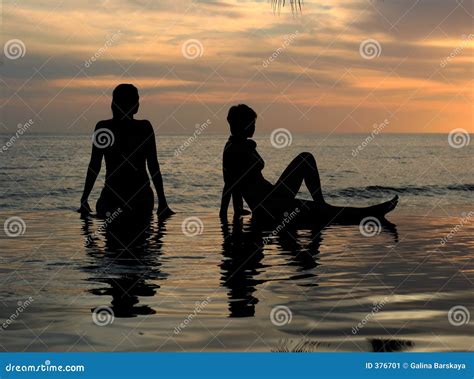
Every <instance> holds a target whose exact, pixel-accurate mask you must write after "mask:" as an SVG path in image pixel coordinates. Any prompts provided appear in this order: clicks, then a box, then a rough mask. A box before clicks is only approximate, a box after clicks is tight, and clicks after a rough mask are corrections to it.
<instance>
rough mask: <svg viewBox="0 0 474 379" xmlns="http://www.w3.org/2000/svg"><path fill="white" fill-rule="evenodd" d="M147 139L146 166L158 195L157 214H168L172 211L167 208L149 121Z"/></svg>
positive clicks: (153, 133)
mask: <svg viewBox="0 0 474 379" xmlns="http://www.w3.org/2000/svg"><path fill="white" fill-rule="evenodd" d="M149 128H150V129H149V132H148V136H147V138H148V140H147V143H146V146H148V151H147V166H148V171H149V172H150V176H151V180H152V181H153V185H154V186H155V190H156V194H157V196H158V215H160V216H169V215H172V214H174V212H173V211H172V210H171V209H170V208H169V206H168V202H167V201H166V196H165V191H164V188H163V178H162V176H161V170H160V164H159V162H158V154H157V151H156V141H155V132H154V131H153V126H151V124H150V123H149Z"/></svg>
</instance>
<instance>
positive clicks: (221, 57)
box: [0, 0, 474, 134]
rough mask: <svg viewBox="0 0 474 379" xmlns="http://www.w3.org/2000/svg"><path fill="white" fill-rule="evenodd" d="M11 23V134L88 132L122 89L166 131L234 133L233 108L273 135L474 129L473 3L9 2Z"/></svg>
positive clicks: (7, 126) (7, 104)
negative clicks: (26, 130)
mask: <svg viewBox="0 0 474 379" xmlns="http://www.w3.org/2000/svg"><path fill="white" fill-rule="evenodd" d="M2 12H3V33H2V34H3V40H2V46H3V49H2V51H3V54H4V55H3V56H2V61H3V64H2V66H1V72H2V75H1V81H2V91H1V103H2V117H1V125H0V126H1V127H2V128H0V132H7V133H11V132H12V131H15V130H16V128H17V124H18V123H24V122H26V121H27V120H28V119H32V120H34V126H33V127H32V129H31V131H32V132H37V133H41V132H65V133H89V132H90V131H91V130H92V129H93V127H94V126H95V123H96V122H97V121H98V120H100V119H105V118H109V117H110V96H111V93H112V89H113V88H114V86H116V85H117V84H119V83H122V82H128V83H133V84H135V85H136V86H137V87H138V88H139V90H140V94H141V108H140V111H139V114H138V115H137V118H146V119H149V120H150V121H152V123H153V125H154V127H155V130H156V131H157V133H163V134H189V133H192V131H193V130H194V128H195V124H197V123H203V122H205V121H206V120H208V119H209V120H212V124H211V125H212V126H211V127H210V129H209V131H208V132H209V133H225V132H227V127H226V122H225V117H226V112H227V109H228V108H229V106H230V105H233V104H236V103H247V104H249V105H250V106H252V107H253V108H254V109H255V110H256V111H257V113H258V114H259V123H258V125H259V128H260V131H261V132H262V133H265V132H270V131H271V130H273V129H274V128H277V127H285V128H288V129H289V130H291V131H292V132H295V133H298V132H301V133H310V132H324V133H353V132H357V133H367V132H370V131H371V130H372V128H373V124H374V123H381V122H383V121H384V120H385V119H389V120H390V124H389V127H387V128H386V129H385V130H384V133H385V132H386V133H394V132H449V131H450V130H452V129H453V128H464V129H466V130H468V131H470V132H473V128H472V125H473V109H472V104H473V97H474V96H473V63H474V62H473V61H474V59H473V52H474V36H473V35H472V33H474V31H473V15H474V13H473V2H472V0H464V1H462V0H458V1H455V0H421V1H417V0H384V1H382V0H372V1H370V0H356V1H352V0H351V1H349V0H347V1H341V0H332V1H329V0H326V1H316V0H314V1H312V0H306V1H305V2H304V7H303V11H302V14H300V15H295V16H293V15H292V13H291V10H290V8H289V7H285V8H284V9H282V10H281V14H280V15H278V14H274V13H273V12H272V8H271V5H270V3H269V2H268V1H264V0H262V1H176V0H162V1H150V0H103V1H92V0H86V1H80V2H72V1H62V0H21V1H18V0H16V1H15V0H11V1H4V2H3V9H2ZM11 40H20V41H21V43H23V44H24V49H23V46H21V43H20V45H17V46H19V47H20V53H18V52H17V51H14V49H13V48H14V47H17V46H13V47H12V46H11V45H12V44H14V42H15V41H13V42H11ZM189 40H191V41H189ZM367 40H372V41H370V42H369V46H368V47H367V51H365V50H363V49H362V50H361V47H364V46H366V45H367V43H364V41H367ZM17 43H18V41H17ZM370 44H372V46H370ZM10 47H11V48H12V50H11V51H9V52H8V54H7V51H6V50H7V48H10ZM370 47H374V49H375V51H374V50H370ZM187 48H188V49H187ZM22 49H23V51H21V50H22ZM23 54H24V55H23ZM8 55H9V56H8ZM12 55H13V56H12ZM92 57H94V59H92ZM12 58H13V59H12Z"/></svg>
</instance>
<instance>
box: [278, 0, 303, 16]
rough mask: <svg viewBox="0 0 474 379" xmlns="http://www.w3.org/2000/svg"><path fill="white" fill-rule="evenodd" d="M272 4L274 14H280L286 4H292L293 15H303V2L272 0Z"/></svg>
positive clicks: (300, 0)
mask: <svg viewBox="0 0 474 379" xmlns="http://www.w3.org/2000/svg"><path fill="white" fill-rule="evenodd" d="M270 2H271V3H272V8H273V12H275V13H278V14H279V13H280V10H281V8H283V7H284V6H285V5H286V4H290V7H291V12H292V13H301V9H302V6H303V0H270Z"/></svg>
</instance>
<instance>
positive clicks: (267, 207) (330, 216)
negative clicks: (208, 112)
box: [220, 104, 398, 224]
mask: <svg viewBox="0 0 474 379" xmlns="http://www.w3.org/2000/svg"><path fill="white" fill-rule="evenodd" d="M256 119H257V114H256V113H255V111H254V110H253V109H251V108H250V107H248V106H247V105H244V104H240V105H237V106H233V107H231V108H230V110H229V114H228V116H227V121H228V122H229V125H230V132H231V136H230V138H229V140H228V141H227V143H226V145H225V148H224V155H223V171H224V183H225V184H224V190H223V194H222V202H221V210H220V216H221V218H222V219H226V218H227V208H228V206H229V203H230V199H231V197H232V198H233V204H234V211H235V214H236V215H240V214H242V213H243V212H245V211H243V207H242V198H243V199H244V200H245V201H246V202H247V204H248V205H249V207H250V208H251V210H252V213H253V215H254V217H255V218H256V219H257V220H259V219H260V220H265V221H276V220H278V219H280V218H281V217H282V215H284V214H285V213H286V212H293V211H294V210H295V209H298V210H299V213H298V217H297V219H298V220H299V221H303V222H305V223H306V222H310V223H316V224H321V223H328V222H337V223H353V222H359V221H360V220H362V219H363V218H364V217H368V216H373V217H377V218H380V219H382V218H383V217H384V216H385V214H387V213H388V212H390V211H392V210H393V209H394V208H395V207H396V205H397V203H398V196H395V197H394V198H393V199H392V200H390V201H387V202H385V203H382V204H377V205H373V206H370V207H364V208H355V207H336V206H333V205H330V204H328V203H326V201H325V199H324V197H323V193H322V190H321V182H320V179H319V172H318V168H317V166H316V160H315V159H314V156H313V155H312V154H310V153H306V152H305V153H301V154H299V155H298V156H297V157H296V158H295V159H294V160H293V161H292V162H291V163H290V164H289V165H288V167H287V168H286V169H285V170H284V171H283V173H282V174H281V176H280V178H279V179H278V180H277V182H276V183H275V184H272V183H270V182H269V181H268V180H266V179H265V178H264V177H263V175H262V170H263V168H264V165H265V162H264V161H263V159H262V157H261V156H260V155H259V154H258V152H257V149H256V147H257V144H256V143H255V142H254V141H253V140H252V139H251V138H252V136H253V134H254V132H255V122H256ZM303 181H304V183H305V184H306V187H307V188H308V190H309V191H310V193H311V196H312V198H313V200H312V201H307V200H300V199H296V198H295V197H296V194H297V193H298V191H299V189H300V187H301V184H302V183H303ZM298 220H296V221H298Z"/></svg>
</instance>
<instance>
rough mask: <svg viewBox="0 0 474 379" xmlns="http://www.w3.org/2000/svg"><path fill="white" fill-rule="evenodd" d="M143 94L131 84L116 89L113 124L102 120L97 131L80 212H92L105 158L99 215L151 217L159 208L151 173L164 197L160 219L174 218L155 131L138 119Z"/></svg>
mask: <svg viewBox="0 0 474 379" xmlns="http://www.w3.org/2000/svg"><path fill="white" fill-rule="evenodd" d="M138 108H139V96H138V90H137V89H136V88H135V87H134V86H133V85H131V84H120V85H119V86H117V87H116V88H115V89H114V92H113V98H112V114H113V118H112V119H110V120H105V121H100V122H99V123H98V124H97V126H96V127H95V131H94V135H93V145H92V154H91V160H90V163H89V168H88V170H87V176H86V182H85V185H84V192H83V195H82V198H81V206H80V208H79V212H80V213H82V214H84V213H85V214H88V213H91V212H92V210H91V208H90V206H89V203H88V198H89V194H90V193H91V191H92V188H93V187H94V183H95V181H96V179H97V175H98V174H99V171H100V168H101V164H102V158H104V159H105V165H106V173H105V185H104V188H103V189H102V192H101V194H100V198H99V200H98V201H97V204H96V210H97V215H98V216H99V217H104V216H106V215H107V213H108V212H110V213H113V212H115V211H117V210H118V209H121V211H123V212H124V213H126V214H128V215H132V216H149V215H151V213H152V211H153V207H154V195H153V191H152V189H151V187H150V179H149V177H148V173H147V170H146V167H147V166H148V171H149V172H150V175H151V178H152V180H153V184H154V185H155V189H156V192H157V195H158V215H159V216H161V217H165V216H169V215H172V214H173V213H174V212H173V211H172V210H171V209H170V208H169V207H168V204H167V202H166V197H165V192H164V190H163V180H162V177H161V171H160V165H159V163H158V158H157V153H156V143H155V133H154V132H153V127H152V126H151V124H150V122H149V121H147V120H135V119H134V118H133V115H135V114H136V113H137V112H138Z"/></svg>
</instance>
